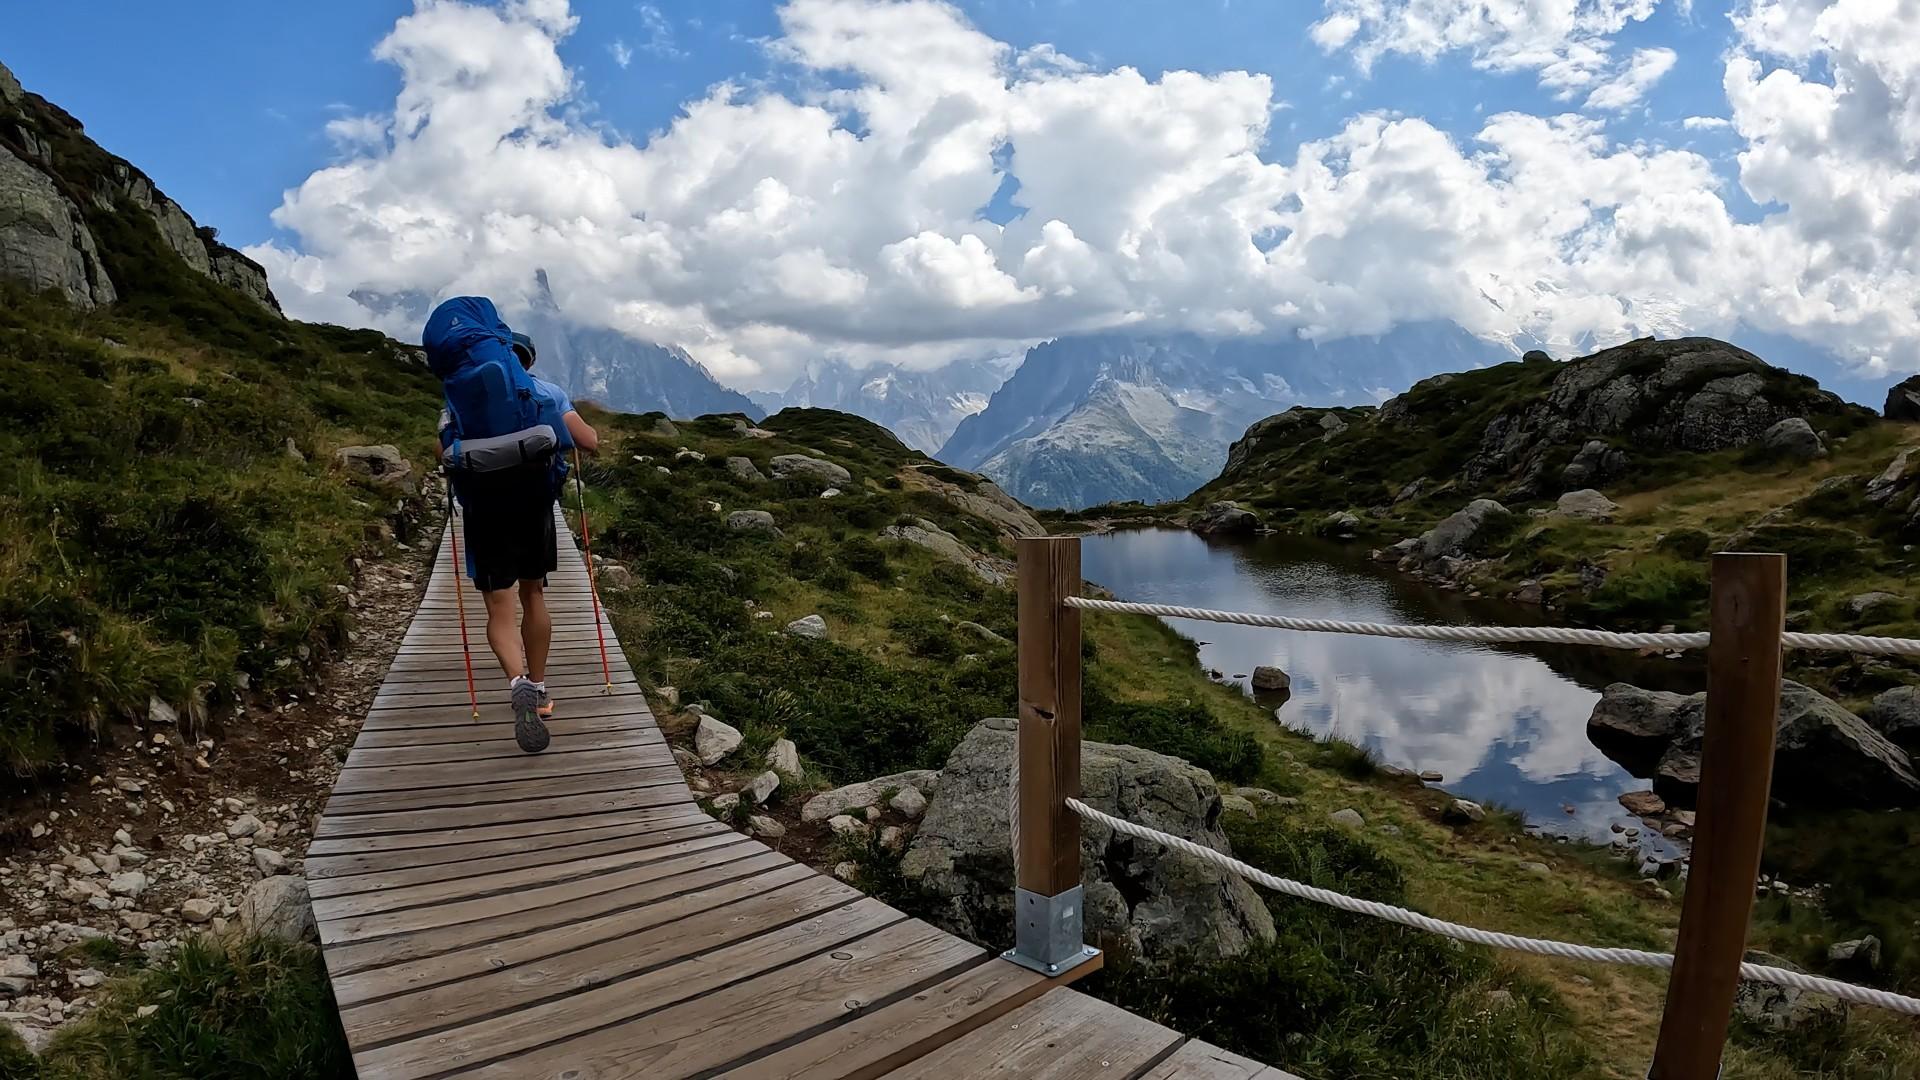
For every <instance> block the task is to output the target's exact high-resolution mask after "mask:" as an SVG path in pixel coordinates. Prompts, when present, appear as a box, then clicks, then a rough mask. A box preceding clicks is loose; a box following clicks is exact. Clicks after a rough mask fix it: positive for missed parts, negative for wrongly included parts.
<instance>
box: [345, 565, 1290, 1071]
mask: <svg viewBox="0 0 1920 1080" xmlns="http://www.w3.org/2000/svg"><path fill="white" fill-rule="evenodd" d="M563 535H564V533H563ZM449 549H450V545H448V544H446V543H445V542H444V540H443V542H442V543H441V550H440V554H439V557H438V559H437V561H436V563H435V567H434V572H433V576H432V579H431V582H430V584H429V586H428V589H427V594H426V598H425V600H424V601H423V602H422V604H421V606H420V609H419V612H418V613H417V615H416V616H415V618H414V621H413V625H412V627H411V628H410V629H409V630H408V633H407V636H406V639H405V642H404V643H403V644H402V646H401V648H400V651H399V653H398V655H397V656H396V657H395V659H394V662H393V666H392V669H391V670H390V671H389V672H388V675H387V678H386V681H385V682H384V684H383V685H382V687H381V689H380V693H379V695H378V696H377V697H376V698H375V699H374V703H373V706H372V709H371V710H370V711H369V713H368V714H367V719H366V724H365V727H364V728H363V729H362V730H361V732H360V736H359V739H358V740H357V741H356V742H355V744H354V748H353V752H352V754H351V756H349V757H348V758H347V762H346V766H345V768H343V769H342V770H341V773H340V779H339V782H338V783H337V784H336V785H335V787H334V790H333V795H332V797H331V799H329V801H328V803H327V807H326V810H325V812H324V814H323V815H322V818H321V822H320V825H319V828H318V829H317V830H316V832H315V834H314V841H313V844H312V846H311V848H309V850H308V853H307V876H308V879H309V881H310V882H311V886H312V893H313V907H314V913H315V915H316V916H317V917H318V919H319V923H320V938H321V943H322V945H323V947H324V951H325V955H326V963H327V970H328V973H329V975H330V976H331V978H332V981H333V990H334V995H335V997H336V999H337V1001H338V1004H339V1008H340V1018H341V1021H342V1023H343V1024H344V1026H345V1028H346V1032H347V1038H348V1040H349V1042H350V1044H351V1046H352V1049H353V1059H354V1064H355V1066H356V1068H357V1069H358V1071H359V1074H360V1076H361V1077H362V1078H364V1080H375V1078H382V1080H384V1078H402V1077H404V1078H414V1077H440V1076H455V1075H460V1076H468V1075H471V1076H482V1077H553V1078H561V1077H565V1078H570V1080H600V1078H607V1077H627V1076H634V1077H638V1076H646V1077H650V1078H661V1080H665V1078H671V1077H693V1076H702V1077H705V1076H730V1077H767V1078H772V1077H878V1076H897V1077H929V1078H937V1080H962V1078H966V1077H975V1076H1003V1077H1046V1078H1059V1080H1068V1078H1077V1077H1103V1078H1106V1077H1111V1078H1143V1077H1152V1078H1156V1080H1159V1078H1168V1077H1194V1078H1222V1080H1224V1078H1249V1077H1261V1078H1263V1080H1279V1078H1283V1077H1284V1076H1285V1074H1283V1073H1280V1072H1278V1071H1276V1070H1273V1069H1267V1068H1265V1067H1263V1066H1260V1065H1258V1064H1255V1063H1253V1062H1249V1061H1246V1060H1244V1059H1240V1058H1236V1057H1234V1056H1232V1055H1230V1054H1227V1053H1225V1052H1223V1051H1220V1050H1218V1049H1215V1048H1213V1047H1210V1046H1207V1045H1206V1044H1204V1043H1201V1042H1198V1041H1194V1040H1189V1039H1186V1038H1184V1037H1183V1036H1181V1035H1180V1034H1178V1033H1177V1032H1174V1031H1171V1030H1169V1029H1167V1028H1165V1027H1162V1026H1160V1025H1158V1024H1154V1023H1152V1022H1150V1021H1147V1020H1145V1019H1142V1018H1140V1017H1137V1016H1133V1015H1131V1014H1129V1013H1126V1012H1124V1011H1122V1010H1120V1009H1117V1008H1115V1007H1113V1006H1111V1005H1107V1004H1105V1003H1103V1002H1100V1001H1097V1000H1095V999H1093V998H1090V997H1087V996H1086V995H1083V994H1080V993H1077V992H1075V991H1072V990H1069V989H1065V988H1064V987H1062V986H1060V985H1058V983H1057V981H1050V980H1047V979H1044V978H1042V977H1040V976H1039V975H1037V974H1035V973H1033V972H1031V971H1028V970H1026V969H1024V968H1021V967H1018V966H1016V965H1014V964H1010V963H1007V962H1006V961H1003V960H1001V959H999V958H998V957H997V956H993V955H991V954H989V953H987V952H986V951H984V950H982V949H981V948H979V947H978V946H975V945H973V944H970V943H968V942H966V941H962V940H960V939H959V938H956V937H953V936H952V935H950V934H947V933H945V932H943V931H941V930H938V929H936V928H934V927H932V926H930V925H928V924H926V923H924V922H921V921H919V920H916V919H911V918H908V917H907V916H906V915H904V914H902V913H901V912H899V911H896V910H894V909H892V908H890V907H888V906H887V905H885V904H882V903H880V902H879V901H877V900H874V899H871V898H869V897H866V896H864V895H862V894H861V893H860V892H859V891H857V890H855V889H853V888H851V887H849V886H847V885H845V884H842V883H841V882H839V881H836V880H834V879H832V878H829V877H825V876H822V875H820V874H818V873H816V872H814V871H813V870H812V869H810V868H808V867H807V866H805V865H803V864H800V863H797V862H795V861H794V860H792V859H789V858H787V857H786V856H784V855H781V854H780V853H778V852H776V851H774V850H772V849H770V848H768V847H767V846H766V845H764V844H762V843H760V842H759V841H757V840H754V839H750V838H748V837H745V836H742V835H740V834H739V833H736V832H734V831H732V830H731V829H729V828H727V827H726V826H725V825H723V824H721V823H720V822H718V821H715V820H714V819H713V818H711V817H709V816H708V815H707V814H705V813H704V812H702V811H701V810H700V808H699V807H698V806H696V805H695V803H694V801H693V795H692V793H691V792H690V791H689V790H688V788H687V786H686V784H685V782H684V781H683V779H682V777H681V774H680V770H679V768H678V767H677V766H676V765H675V764H674V760H673V756H672V754H671V752H670V751H669V749H668V747H667V743H666V740H665V739H664V738H662V736H661V734H660V731H659V729H658V728H657V727H655V725H654V721H653V716H652V714H651V713H650V712H649V711H648V709H647V703H646V699H645V697H643V696H642V694H641V690H640V686H639V684H638V682H636V681H635V679H634V676H633V672H632V670H631V669H629V668H628V666H627V664H626V660H625V658H624V656H623V655H622V654H621V652H620V649H619V644H618V642H617V640H616V639H615V638H614V635H613V628H612V627H611V626H610V625H607V624H606V623H604V621H603V623H602V628H603V629H604V630H605V633H606V636H607V648H608V654H609V657H610V658H611V660H612V663H613V679H614V692H613V694H612V695H611V696H602V695H601V694H600V693H599V691H600V689H601V674H600V660H599V652H598V650H597V647H596V645H595V641H594V620H593V615H592V611H591V607H590V604H589V597H588V585H587V575H586V570H585V567H584V565H583V563H582V561H581V559H580V556H579V553H578V552H577V551H576V550H575V549H574V547H573V546H572V545H571V544H570V543H563V544H562V545H561V553H560V569H559V572H558V573H557V574H555V575H554V576H553V577H552V579H551V582H550V587H549V589H548V602H549V604H550V606H551V608H552V612H553V617H554V624H555V628H554V651H553V657H552V662H551V664H550V667H549V674H548V678H547V684H548V686H549V687H550V688H551V689H552V690H553V691H554V696H555V698H556V699H557V702H558V711H557V713H556V716H555V718H554V720H553V721H552V723H551V725H550V726H551V728H552V731H553V744H552V746H551V747H550V748H548V749H547V750H546V752H544V753H541V754H538V755H527V754H523V753H521V752H520V750H519V748H518V747H517V746H515V744H514V741H513V730H512V729H513V724H512V718H511V715H510V714H509V712H508V708H507V705H506V690H505V687H504V685H503V683H504V680H503V678H502V677H501V675H500V671H499V668H498V667H497V666H496V665H495V664H494V662H493V659H492V656H491V654H490V653H488V652H487V649H486V644H485V637H484V633H483V621H484V620H483V619H482V618H481V617H480V616H479V613H478V612H476V611H475V610H474V609H475V607H477V604H474V603H471V602H470V603H469V604H468V612H467V614H468V620H469V622H468V626H469V631H470V633H471V634H472V640H473V646H474V649H475V654H476V655H475V658H474V670H475V675H476V677H477V678H478V680H479V685H480V696H481V716H480V720H479V722H478V723H475V722H474V720H473V717H472V714H471V710H470V709H469V708H468V705H467V691H466V681H465V673H464V670H463V668H462V665H461V657H460V628H459V621H458V616H457V614H456V608H455V593H454V589H455V587H456V581H457V580H458V575H457V574H456V573H455V571H454V568H453V566H452V563H451V557H450V550H449ZM468 597H469V600H470V601H471V600H473V599H476V597H475V594H473V593H468Z"/></svg>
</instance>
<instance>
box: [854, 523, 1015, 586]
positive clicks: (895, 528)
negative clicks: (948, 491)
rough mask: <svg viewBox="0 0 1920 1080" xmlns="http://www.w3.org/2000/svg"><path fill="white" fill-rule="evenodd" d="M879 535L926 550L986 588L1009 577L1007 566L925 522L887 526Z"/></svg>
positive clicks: (1009, 566) (1005, 580)
mask: <svg viewBox="0 0 1920 1080" xmlns="http://www.w3.org/2000/svg"><path fill="white" fill-rule="evenodd" d="M880 535H881V537H882V538H883V539H887V540H904V541H906V542H907V543H909V544H913V545H914V546H916V547H923V548H926V549H927V550H928V551H931V552H933V553H934V554H935V555H938V556H940V557H941V558H943V559H945V560H947V561H948V562H951V563H955V564H957V565H959V566H964V567H966V568H967V569H968V570H971V571H973V574H974V576H975V577H977V578H979V579H980V580H981V581H984V582H986V583H987V584H989V585H1005V584H1006V583H1007V579H1008V578H1009V577H1010V576H1011V575H1012V567H1011V565H1010V564H1003V563H1000V562H998V561H996V560H994V559H990V558H988V557H987V556H985V555H982V554H980V553H979V552H977V551H975V550H973V549H972V548H970V547H968V546H967V545H965V544H963V543H961V542H960V540H959V538H958V537H956V536H954V535H953V534H952V533H950V532H948V531H946V530H945V529H942V528H941V527H940V526H938V525H936V524H934V523H933V522H931V521H928V520H927V519H926V518H914V519H913V523H912V524H909V525H889V526H887V527H886V528H884V529H882V530H880Z"/></svg>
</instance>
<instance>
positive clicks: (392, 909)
mask: <svg viewBox="0 0 1920 1080" xmlns="http://www.w3.org/2000/svg"><path fill="white" fill-rule="evenodd" d="M741 839H742V838H741V836H740V835H739V834H738V833H733V832H722V833H711V834H708V835H705V836H694V837H689V838H687V839H685V840H680V841H676V842H674V843H671V844H666V845H664V846H661V847H647V848H630V849H627V850H624V851H613V852H607V853H605V854H601V855H594V856H582V857H580V858H577V859H571V860H568V861H567V862H564V863H557V864H556V863H547V864H543V865H538V866H524V867H520V868H518V869H513V870H502V871H499V872H497V873H493V874H483V875H480V876H478V877H473V876H468V877H459V878H451V879H448V880H445V881H430V882H422V883H420V884H417V885H400V886H396V887H394V888H391V889H385V890H382V891H380V892H371V893H353V894H351V895H347V896H335V897H327V898H321V899H316V900H314V901H313V915H314V918H316V919H318V920H320V921H321V922H323V923H326V922H344V921H348V920H357V919H364V918H368V917H371V916H374V915H382V914H393V913H396V912H402V911H408V910H411V909H413V908H422V907H434V906H437V905H439V906H451V905H453V904H454V903H455V902H456V901H459V902H465V901H476V902H477V901H480V900H483V899H486V898H488V897H495V896H500V895H502V894H505V893H512V892H520V891H525V890H531V889H541V888H549V887H555V888H557V887H559V886H563V885H567V884H570V883H577V882H580V881H583V880H586V879H589V878H601V877H605V876H608V875H613V874H619V873H624V872H626V871H629V870H639V869H640V868H641V867H659V868H662V869H663V871H664V872H665V873H668V874H671V873H679V872H684V871H685V869H687V867H684V866H681V865H679V864H680V862H681V861H682V860H687V859H694V860H695V863H694V865H702V864H701V863H699V861H698V859H697V858H696V857H697V856H698V855H700V854H701V853H705V852H711V851H713V850H714V849H716V848H732V847H734V846H735V845H737V844H739V843H740V842H741ZM739 854H741V853H740V852H721V853H720V854H719V858H720V859H722V860H726V859H730V858H732V857H734V856H737V855H739ZM668 864H672V865H671V866H668ZM639 880H648V879H646V878H641V879H639Z"/></svg>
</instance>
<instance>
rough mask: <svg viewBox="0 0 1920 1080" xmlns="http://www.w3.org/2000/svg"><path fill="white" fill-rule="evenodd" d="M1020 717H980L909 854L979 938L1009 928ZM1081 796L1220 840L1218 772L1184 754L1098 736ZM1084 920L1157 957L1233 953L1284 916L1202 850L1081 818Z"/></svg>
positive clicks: (1208, 841) (942, 911)
mask: <svg viewBox="0 0 1920 1080" xmlns="http://www.w3.org/2000/svg"><path fill="white" fill-rule="evenodd" d="M1013 749H1014V723H1013V721H1011V720H986V721H982V722H981V723H979V724H977V725H975V726H974V728H973V730H972V731H970V732H968V733H967V736H966V737H965V738H964V739H962V740H961V741H960V744H959V745H958V746H956V747H955V748H954V750H953V753H952V754H951V755H950V756H949V757H948V758H947V763H946V767H945V768H943V769H942V770H941V772H940V787H939V790H938V792H937V793H936V794H935V796H934V797H933V800H932V802H931V803H930V804H929V806H928V808H927V814H926V818H925V820H924V822H923V823H922V824H921V826H920V831H919V833H918V835H916V836H915V837H914V840H913V842H912V844H911V845H910V846H909V847H908V849H907V854H906V856H905V858H904V859H903V860H902V861H901V872H902V873H903V874H904V875H906V877H907V878H908V880H910V881H912V882H914V883H916V884H917V885H918V886H919V887H921V888H923V889H925V890H927V892H928V893H929V894H930V895H931V896H932V897H933V898H934V900H935V902H936V905H937V906H936V914H935V919H936V921H938V922H940V923H941V924H943V925H945V926H946V927H947V928H948V929H950V930H952V931H954V932H955V933H958V934H961V935H963V936H968V937H972V938H975V939H976V940H994V941H998V940H1003V939H1005V938H1007V937H1008V936H1009V934H1008V931H1009V928H1010V926H1011V919H1012V901H1013V851H1012V843H1011V839H1010V836H1009V833H1008V822H1007V794H1008V781H1009V777H1008V767H1009V764H1010V763H1011V760H1012V756H1013ZM1080 775H1081V789H1082V796H1081V797H1082V799H1083V800H1084V801H1086V802H1087V803H1088V804H1089V805H1091V806H1094V807H1097V808H1099V809H1101V810H1104V811H1106V812H1107V813H1110V814H1114V815H1117V816H1119V817H1124V818H1127V819H1128V820H1131V821H1137V822H1139V823H1141V824H1143V825H1146V826H1148V827H1150V828H1155V829H1160V830H1162V831H1165V832H1169V833H1172V834H1174V835H1176V836H1182V837H1185V838H1186V839H1189V840H1192V841H1194V842H1195V843H1199V844H1203V845H1205V846H1207V847H1211V848H1214V849H1216V850H1219V851H1230V850H1231V848H1230V845H1229V844H1228V843H1227V838H1226V836H1225V834H1224V833H1222V832H1221V831H1220V828H1219V817H1220V813H1221V801H1220V794H1219V791H1218V789H1217V788H1216V787H1215V786H1214V783H1213V778H1212V777H1211V776H1209V775H1208V774H1207V773H1206V771H1205V770H1203V769H1199V768H1195V767H1194V766H1192V765H1189V764H1187V763H1186V762H1184V761H1181V760H1179V759H1178V758H1170V757H1166V756H1164V755H1161V754H1155V753H1153V752H1151V751H1147V750H1141V749H1138V748H1136V747H1131V746H1112V745H1108V744H1105V743H1097V742H1089V743H1085V744H1084V745H1083V746H1082V752H1081V770H1080ZM1081 867H1082V869H1083V874H1084V876H1083V879H1082V884H1083V887H1084V888H1085V890H1086V892H1085V897H1084V903H1085V908H1084V911H1085V921H1086V928H1087V933H1088V936H1089V937H1090V938H1091V939H1092V940H1095V941H1105V942H1108V943H1109V944H1110V945H1112V944H1118V945H1121V946H1122V947H1125V948H1127V949H1128V950H1130V951H1131V952H1132V953H1133V954H1134V955H1137V956H1140V957H1142V958H1143V960H1144V961H1145V962H1148V963H1152V962H1155V961H1157V960H1160V959H1162V958H1164V957H1167V956H1170V955H1173V954H1175V953H1179V952H1185V951H1195V952H1199V953H1202V954H1205V955H1213V956H1232V955H1236V954H1238V953H1240V952H1242V951H1244V950H1245V949H1246V948H1247V946H1248V945H1250V944H1252V943H1254V942H1257V941H1267V940H1271V939H1272V938H1273V935H1274V928H1273V919H1272V916H1271V915H1270V914H1269V913H1268V912H1267V908H1266V905H1265V904H1264V903H1263V902H1262V900H1261V898H1260V896H1259V894H1258V893H1257V892H1255V891H1254V889H1253V887H1252V886H1250V885H1248V884H1247V883H1246V882H1245V881H1243V880H1241V879H1240V878H1238V877H1235V876H1233V875H1230V874H1227V873H1225V872H1224V871H1221V870H1219V869H1217V868H1215V867H1213V866H1211V865H1209V864H1207V863H1203V862H1201V861H1199V860H1197V859H1191V858H1184V857H1182V856H1180V855H1178V854H1175V853H1172V852H1169V851H1167V850H1166V849H1164V848H1162V847H1160V846H1158V845H1155V844H1148V843H1143V842H1135V841H1133V840H1130V839H1128V838H1126V837H1122V836H1118V835H1116V834H1114V833H1113V832H1112V831H1111V830H1109V829H1107V828H1105V827H1103V826H1100V825H1097V824H1095V823H1093V822H1085V823H1083V825H1082V828H1081Z"/></svg>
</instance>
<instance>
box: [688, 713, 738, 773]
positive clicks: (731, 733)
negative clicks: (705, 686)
mask: <svg viewBox="0 0 1920 1080" xmlns="http://www.w3.org/2000/svg"><path fill="white" fill-rule="evenodd" d="M744 738H745V736H743V735H741V734H740V730H739V729H738V728H735V727H733V726H731V725H729V724H725V723H722V722H721V721H719V720H717V719H715V718H713V717H711V716H708V715H707V714H706V713H701V714H700V724H699V726H698V727H696V728H695V729H694V732H693V748H694V750H696V751H697V752H698V753H699V755H700V764H702V765H715V764H718V763H719V761H720V759H721V758H724V757H726V756H727V755H728V754H731V753H733V752H734V751H735V750H737V749H739V747H740V743H741V742H742V741H743V739H744Z"/></svg>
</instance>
